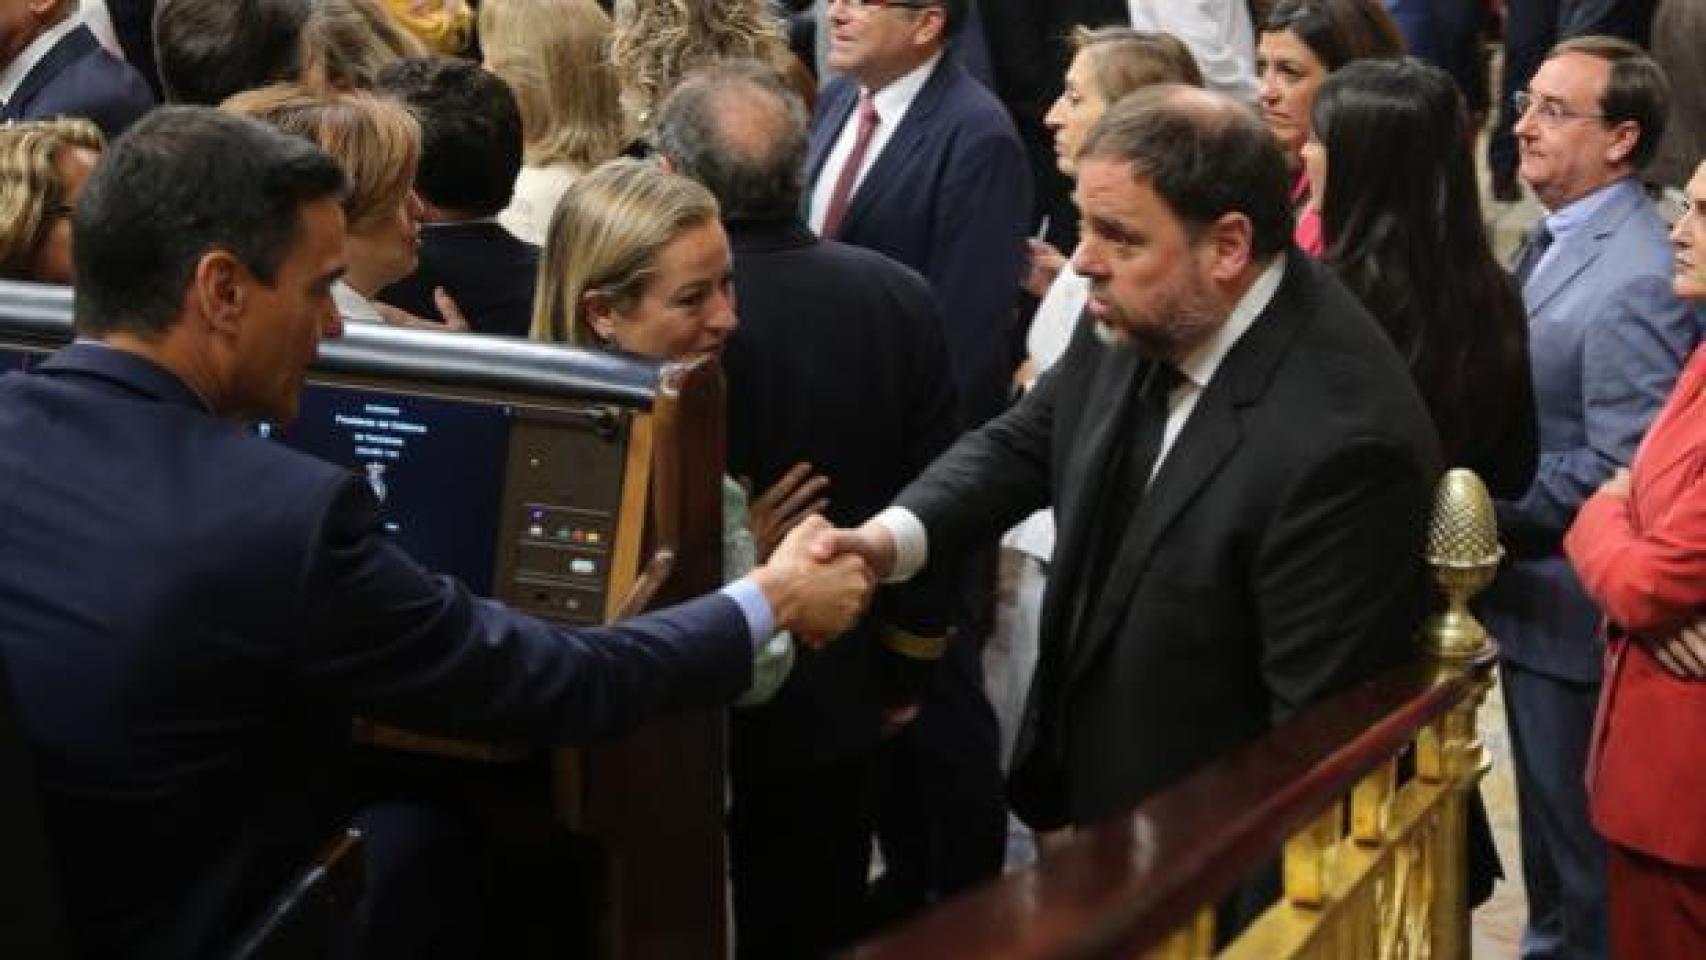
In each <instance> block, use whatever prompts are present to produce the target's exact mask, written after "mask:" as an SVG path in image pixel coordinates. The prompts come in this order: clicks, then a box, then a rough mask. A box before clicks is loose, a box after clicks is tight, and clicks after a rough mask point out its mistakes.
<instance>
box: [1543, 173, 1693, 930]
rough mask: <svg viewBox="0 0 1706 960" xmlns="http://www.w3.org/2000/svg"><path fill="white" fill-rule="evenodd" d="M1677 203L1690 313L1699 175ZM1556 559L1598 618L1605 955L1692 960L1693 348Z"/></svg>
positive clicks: (1679, 262)
mask: <svg viewBox="0 0 1706 960" xmlns="http://www.w3.org/2000/svg"><path fill="white" fill-rule="evenodd" d="M1686 197H1687V203H1686V207H1685V209H1684V210H1683V213H1682V217H1681V219H1680V220H1678V221H1677V224H1676V228H1675V229H1674V230H1672V231H1671V241H1672V243H1673V244H1674V245H1675V247H1676V275H1675V279H1674V281H1673V283H1674V287H1675V290H1676V294H1677V296H1679V297H1682V298H1683V299H1686V300H1690V301H1692V302H1695V303H1701V302H1706V164H1702V165H1701V166H1700V168H1699V169H1698V170H1697V171H1696V172H1695V174H1694V179H1693V180H1691V181H1690V182H1689V184H1688V190H1687V194H1686ZM1564 549H1565V551H1566V553H1568V555H1569V557H1570V561H1571V563H1573V564H1574V565H1575V568H1576V572H1577V573H1578V574H1579V575H1580V576H1581V579H1582V583H1583V584H1584V585H1585V586H1586V587H1587V590H1588V593H1589V594H1590V595H1592V596H1593V598H1594V599H1595V600H1596V601H1597V602H1598V604H1599V607H1600V609H1601V610H1602V611H1603V612H1604V613H1605V619H1606V639H1607V651H1606V667H1605V683H1604V687H1603V688H1602V692H1601V694H1600V701H1599V717H1598V719H1597V720H1596V721H1595V729H1594V737H1593V747H1592V752H1591V753H1590V754H1589V757H1588V769H1587V780H1588V791H1589V796H1590V804H1591V810H1592V815H1593V822H1594V826H1595V828H1596V829H1598V830H1599V832H1600V833H1601V834H1603V835H1604V836H1605V838H1606V840H1607V841H1608V842H1609V857H1608V866H1607V869H1608V878H1607V879H1608V884H1607V888H1608V897H1609V900H1610V903H1609V913H1610V918H1611V946H1612V955H1613V956H1615V957H1640V958H1643V960H1655V958H1658V960H1662V958H1670V957H1676V958H1690V960H1693V958H1698V957H1702V956H1706V752H1703V748H1706V620H1703V619H1702V617H1703V615H1706V349H1700V350H1696V351H1695V352H1694V355H1693V357H1692V358H1691V359H1690V360H1689V362H1688V367H1687V368H1686V369H1685V370H1684V371H1683V375H1682V378H1681V380H1679V381H1678V382H1677V385H1676V390H1675V392H1674V393H1672V394H1671V397H1670V401H1669V402H1668V403H1667V404H1666V405H1665V408H1664V410H1663V412H1661V413H1660V414H1659V417H1658V419H1657V420H1655V421H1654V422H1653V426H1652V428H1651V429H1650V430H1649V431H1648V433H1647V437H1646V439H1645V440H1644V441H1643V442H1642V444H1641V447H1640V449H1639V450H1638V451H1637V452H1636V454H1635V462H1634V463H1633V464H1632V466H1631V469H1629V470H1620V471H1618V472H1617V474H1616V475H1615V476H1613V477H1612V478H1611V479H1610V480H1609V481H1607V482H1606V484H1605V486H1603V487H1601V488H1600V491H1599V493H1597V494H1596V495H1594V496H1593V497H1592V498H1590V499H1589V500H1588V501H1587V503H1585V504H1584V505H1583V506H1582V509H1581V512H1580V513H1579V514H1578V515H1577V517H1576V522H1575V525H1574V526H1573V527H1572V528H1571V529H1570V532H1569V535H1568V536H1567V537H1566V538H1565V541H1564Z"/></svg>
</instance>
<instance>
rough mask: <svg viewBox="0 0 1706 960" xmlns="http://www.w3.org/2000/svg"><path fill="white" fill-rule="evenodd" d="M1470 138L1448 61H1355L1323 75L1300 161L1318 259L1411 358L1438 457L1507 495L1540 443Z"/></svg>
mask: <svg viewBox="0 0 1706 960" xmlns="http://www.w3.org/2000/svg"><path fill="white" fill-rule="evenodd" d="M1472 147H1473V134H1472V132H1471V131H1470V130H1469V127H1468V117H1467V112H1466V110H1465V108H1464V105H1463V101H1462V98H1461V96H1460V95H1459V93H1458V91H1457V87H1456V85H1455V84H1453V83H1452V80H1451V77H1450V76H1449V75H1448V74H1446V73H1445V71H1443V70H1440V69H1439V68H1437V67H1433V66H1430V65H1428V64H1425V63H1422V62H1421V61H1419V60H1413V59H1405V60H1364V61H1359V62H1356V63H1352V64H1348V65H1347V66H1345V67H1344V68H1343V69H1341V70H1339V71H1337V72H1335V73H1334V74H1333V75H1332V76H1331V77H1329V78H1327V80H1326V82H1324V83H1323V84H1322V85H1321V90H1320V92H1319V93H1318V94H1317V95H1316V98H1315V105H1314V109H1313V131H1312V134H1311V137H1310V140H1309V142H1308V143H1307V144H1306V145H1305V146H1304V150H1303V159H1304V165H1305V168H1306V171H1307V172H1308V174H1309V176H1310V179H1311V189H1312V191H1313V193H1314V194H1315V195H1316V196H1317V197H1320V199H1321V216H1322V233H1323V236H1324V239H1325V241H1326V250H1325V259H1326V262H1327V263H1328V264H1330V265H1331V266H1332V267H1333V268H1334V269H1335V270H1336V271H1337V273H1338V275H1339V278H1340V279H1341V280H1343V281H1344V282H1345V285H1346V286H1348V287H1350V289H1351V292H1353V293H1355V294H1356V296H1357V297H1358V299H1360V300H1361V301H1362V303H1363V305H1364V306H1366V307H1367V308H1368V310H1369V312H1370V313H1372V314H1374V316H1375V318H1376V319H1377V320H1379V321H1380V323H1381V325H1382V326H1383V327H1384V328H1385V329H1386V332H1387V334H1388V335H1389V336H1390V337H1391V338H1392V342H1393V344H1395V345H1396V346H1397V347H1398V351H1399V352H1400V353H1402V354H1403V355H1404V359H1405V360H1406V361H1407V362H1408V363H1409V366H1410V372H1411V373H1412V374H1413V375H1414V377H1415V380H1416V386H1417V387H1418V388H1419V389H1420V391H1421V394H1422V399H1423V400H1425V401H1426V403H1427V406H1428V410H1429V412H1431V413H1432V414H1433V419H1434V425H1435V427H1436V428H1437V429H1438V431H1439V437H1440V447H1441V449H1442V451H1443V452H1444V454H1445V457H1446V463H1447V464H1449V465H1452V466H1463V467H1468V468H1470V469H1472V470H1474V471H1475V472H1476V473H1478V474H1480V476H1481V479H1482V480H1483V481H1485V482H1486V484H1487V487H1488V489H1490V490H1491V491H1492V494H1493V496H1494V497H1496V498H1500V499H1515V498H1517V497H1520V496H1521V495H1522V493H1523V492H1524V491H1525V490H1527V489H1528V485H1529V482H1530V481H1531V480H1533V478H1534V469H1535V460H1536V456H1537V449H1538V443H1539V441H1538V426H1537V424H1536V419H1535V410H1534V389H1533V385H1532V383H1531V381H1530V377H1529V364H1528V321H1527V314H1526V313H1525V311H1524V309H1523V305H1522V297H1521V294H1520V293H1519V292H1518V290H1517V287H1516V284H1515V282H1514V281H1512V279H1511V277H1510V275H1509V274H1507V273H1506V272H1505V270H1504V268H1503V267H1501V266H1500V265H1499V263H1498V261H1496V260H1494V259H1493V253H1492V249H1491V247H1490V245H1489V244H1488V241H1487V231H1486V228H1485V226H1484V225H1483V224H1482V220H1481V208H1480V203H1479V200H1478V197H1477V193H1476V189H1475V172H1474V162H1473V159H1472V157H1471V153H1470V151H1471V149H1472Z"/></svg>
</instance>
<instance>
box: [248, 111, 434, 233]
mask: <svg viewBox="0 0 1706 960" xmlns="http://www.w3.org/2000/svg"><path fill="white" fill-rule="evenodd" d="M220 109H222V110H225V111H227V112H229V113H236V114H241V115H243V116H246V117H254V118H255V119H257V120H260V121H263V122H265V123H270V124H272V125H273V126H275V127H277V128H279V129H280V130H283V131H285V132H286V133H294V134H296V135H297V136H299V137H303V138H305V139H308V140H311V141H313V142H314V143H316V144H318V145H319V147H320V149H322V150H324V151H326V153H328V154H330V155H331V157H332V159H334V160H336V161H337V162H338V165H339V166H341V167H343V168H344V173H346V174H348V175H349V178H350V192H349V196H348V197H346V198H345V199H344V215H345V217H346V218H347V219H348V221H349V228H350V230H351V231H358V230H360V229H361V228H363V227H365V226H368V225H371V224H373V223H376V222H379V221H381V220H383V219H385V218H387V217H390V216H392V215H393V214H394V213H395V211H396V209H397V207H398V205H400V204H401V203H402V202H403V198H404V197H405V196H406V195H407V194H408V192H409V188H410V187H412V186H413V185H414V180H415V167H416V166H417V165H418V164H419V163H420V158H421V125H420V123H419V122H418V121H416V120H415V118H414V116H413V115H412V114H410V113H409V111H408V108H406V107H404V106H403V105H402V104H400V103H397V102H396V101H394V100H389V99H386V98H385V97H381V96H378V95H377V94H373V93H368V92H366V91H364V90H348V91H329V92H325V93H316V92H314V91H312V90H309V89H308V88H306V87H303V86H300V85H298V84H294V83H275V84H273V85H272V86H269V87H261V88H259V89H257V90H245V91H243V92H242V93H239V94H236V95H235V96H232V97H231V98H229V99H227V100H226V101H225V102H224V103H223V104H221V105H220Z"/></svg>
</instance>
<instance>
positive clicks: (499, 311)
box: [379, 221, 539, 337]
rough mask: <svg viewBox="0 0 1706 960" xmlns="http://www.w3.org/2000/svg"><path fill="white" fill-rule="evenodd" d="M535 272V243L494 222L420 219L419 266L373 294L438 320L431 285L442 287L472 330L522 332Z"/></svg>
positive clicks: (527, 321)
mask: <svg viewBox="0 0 1706 960" xmlns="http://www.w3.org/2000/svg"><path fill="white" fill-rule="evenodd" d="M538 273H539V248H538V247H536V246H534V245H533V244H531V243H528V242H527V241H525V240H519V239H517V238H516V236H515V235H514V234H512V233H510V232H509V231H508V230H505V229H504V228H503V227H502V226H500V225H498V224H496V223H492V222H488V221H478V222H474V223H426V224H422V225H421V263H420V266H419V267H417V268H416V269H415V272H414V273H412V274H410V275H409V276H407V277H405V278H403V279H402V280H399V281H397V282H396V283H393V284H392V285H390V286H389V287H386V288H385V289H384V290H381V291H379V299H380V300H381V301H383V302H385V303H389V304H391V305H392V306H394V307H401V308H403V309H404V310H407V311H409V312H410V313H412V314H414V315H415V316H417V317H425V318H426V319H428V320H442V319H444V318H443V317H442V316H440V315H439V312H438V305H437V304H436V303H433V300H432V290H433V288H434V287H443V288H444V289H445V290H447V291H449V293H450V297H451V299H453V300H455V301H456V305H457V306H458V307H460V308H461V309H462V313H463V315H464V316H466V317H467V318H468V326H469V327H470V328H471V329H473V330H474V331H475V332H476V333H497V334H502V335H504V336H508V337H525V336H527V328H528V326H529V325H530V324H531V323H532V322H533V285H534V283H536V282H537V280H538Z"/></svg>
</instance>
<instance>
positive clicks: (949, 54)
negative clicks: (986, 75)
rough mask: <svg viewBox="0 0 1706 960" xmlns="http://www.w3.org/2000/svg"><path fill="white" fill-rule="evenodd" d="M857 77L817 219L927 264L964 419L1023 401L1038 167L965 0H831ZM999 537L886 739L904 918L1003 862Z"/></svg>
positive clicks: (831, 134) (831, 117)
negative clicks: (994, 86)
mask: <svg viewBox="0 0 1706 960" xmlns="http://www.w3.org/2000/svg"><path fill="white" fill-rule="evenodd" d="M828 9H829V29H830V35H829V57H828V63H829V66H830V68H831V69H833V70H836V71H838V72H839V73H840V76H838V77H836V79H835V80H833V81H832V82H831V83H830V84H829V86H828V87H826V88H825V89H824V91H823V95H822V96H821V97H820V98H819V99H818V102H817V105H816V110H815V115H814V116H813V118H812V134H811V144H810V147H809V149H808V152H807V162H806V176H807V180H808V187H807V193H808V196H809V198H810V203H809V205H808V216H807V222H808V223H809V224H810V225H811V226H812V228H813V229H814V230H815V231H816V232H818V233H819V234H820V235H822V236H826V237H831V238H834V239H839V240H842V241H844V242H846V243H850V244H854V245H856V246H861V247H866V248H869V249H871V250H875V251H877V252H878V253H881V254H883V255H885V256H888V257H891V258H893V259H895V260H898V261H900V262H901V263H904V264H906V265H907V266H909V267H912V268H913V269H915V270H917V271H918V272H919V273H921V274H923V276H924V278H925V279H926V280H928V281H929V282H930V288H931V289H932V290H933V291H935V294H936V299H937V302H938V303H939V304H940V305H941V310H942V316H943V320H944V329H945V330H946V331H947V345H948V366H949V369H950V371H951V372H952V373H953V378H954V388H955V391H956V393H957V394H958V398H959V410H960V418H961V422H962V423H963V424H964V425H966V426H968V427H970V426H975V425H977V424H979V423H982V422H983V421H985V420H987V419H989V418H990V417H992V416H994V415H995V414H996V413H997V412H999V411H1000V410H1001V408H1002V407H1003V406H1004V405H1005V404H1006V403H1007V398H1008V396H1009V394H1010V393H1011V390H1012V379H1013V370H1014V368H1015V367H1016V366H1017V362H1018V356H1019V350H1018V345H1019V340H1020V337H1019V333H1018V323H1017V316H1016V311H1015V306H1016V303H1017V300H1018V294H1019V275H1020V271H1021V269H1022V268H1023V265H1024V261H1025V248H1024V238H1025V235H1026V234H1027V233H1028V232H1029V230H1028V224H1029V216H1030V206H1031V198H1030V193H1031V171H1030V170H1029V168H1028V166H1027V164H1026V162H1025V149H1024V146H1023V145H1022V144H1021V143H1020V142H1019V138H1018V135H1017V134H1016V133H1015V132H1014V130H1013V124H1012V121H1011V120H1009V119H1008V117H1007V114H1006V111H1005V110H1004V109H1003V108H1002V106H1001V102H1000V101H999V100H997V99H996V98H995V95H994V94H992V93H990V92H989V90H988V89H986V88H985V87H984V86H983V84H981V83H979V82H978V81H977V80H975V79H973V78H972V76H971V75H970V74H969V73H968V72H967V71H966V69H965V68H964V66H962V63H961V60H960V57H959V55H958V54H957V53H956V52H955V51H954V50H953V49H951V48H950V47H949V45H948V42H947V38H948V37H949V36H951V35H952V34H953V31H954V29H955V28H956V26H957V25H958V24H959V23H960V22H961V21H962V20H963V19H964V18H965V17H966V14H967V5H966V2H965V0H917V2H908V3H904V4H901V3H894V4H882V3H865V2H862V0H838V2H836V3H833V4H830V6H829V8H828ZM994 547H995V541H994V537H993V536H992V537H991V538H990V541H989V544H988V549H987V550H986V551H985V552H984V553H983V554H982V555H980V556H978V557H975V558H972V559H971V560H970V561H969V562H968V575H967V577H966V583H965V586H964V597H963V599H962V601H961V605H960V611H959V613H958V614H957V615H956V623H955V631H954V635H953V640H952V642H951V644H950V649H949V652H948V655H947V662H946V663H945V664H944V665H943V669H942V670H940V671H938V672H937V674H936V676H935V677H934V678H933V679H932V684H931V687H930V689H929V690H928V691H927V692H926V695H925V697H924V703H923V707H922V709H921V711H920V713H919V715H918V719H917V721H916V722H914V723H912V724H910V725H909V727H908V728H907V729H906V730H904V731H902V732H901V733H900V734H899V735H898V736H896V737H894V738H892V739H891V740H890V741H889V742H888V743H887V744H886V745H885V750H884V752H885V753H886V754H887V755H888V756H887V757H886V758H885V766H886V767H887V768H888V770H889V771H890V773H891V774H892V775H890V776H886V777H885V781H886V784H887V785H886V786H885V787H884V788H883V789H884V792H885V793H886V794H887V795H888V797H889V800H888V801H887V802H885V803H884V804H883V809H884V810H886V811H890V812H885V813H882V814H881V815H880V822H879V830H880V836H881V838H882V843H883V859H884V865H885V868H886V869H885V872H884V878H883V882H882V885H881V888H880V893H881V897H880V901H881V902H880V904H879V906H878V907H877V909H878V911H879V912H882V913H884V914H887V915H888V916H889V917H891V918H899V917H900V916H903V915H905V914H906V913H908V912H910V911H912V910H915V909H917V908H919V907H922V906H923V905H925V904H926V903H928V902H929V901H931V900H933V899H936V898H939V897H941V896H944V895H947V894H950V893H953V892H954V891H956V890H958V889H960V888H963V887H965V886H968V885H970V884H972V883H976V882H978V881H980V880H983V879H986V878H987V877H990V876H993V875H994V874H996V873H998V872H999V871H1000V869H1001V862H1002V857H1003V852H1004V851H1003V847H1004V838H1005V835H1006V814H1005V811H1003V810H1002V808H1001V804H1000V797H999V793H1000V781H1001V771H1000V762H999V756H998V753H999V742H1000V734H999V732H998V728H997V726H996V722H995V713H994V711H993V710H992V709H991V708H990V706H989V702H988V700H987V699H986V698H985V697H984V694H983V670H982V665H981V650H982V647H983V640H984V637H985V636H987V634H988V630H989V620H990V615H991V614H990V611H991V610H992V608H993V600H992V597H991V594H992V589H993V584H994V580H995V562H994V560H995V555H994Z"/></svg>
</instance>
